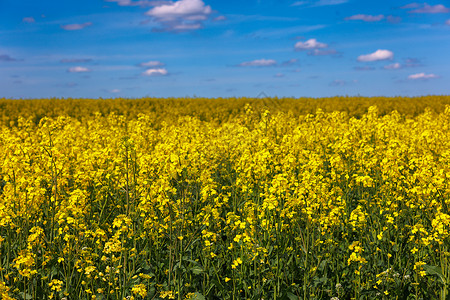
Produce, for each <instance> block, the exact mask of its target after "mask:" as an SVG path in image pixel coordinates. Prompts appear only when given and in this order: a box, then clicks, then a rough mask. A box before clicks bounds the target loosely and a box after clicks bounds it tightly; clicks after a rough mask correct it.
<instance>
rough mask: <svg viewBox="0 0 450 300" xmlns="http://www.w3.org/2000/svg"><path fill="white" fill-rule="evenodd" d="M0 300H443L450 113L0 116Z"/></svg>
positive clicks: (374, 101)
mask: <svg viewBox="0 0 450 300" xmlns="http://www.w3.org/2000/svg"><path fill="white" fill-rule="evenodd" d="M0 127H1V131H0V156H1V157H0V295H1V297H2V299H5V300H6V299H58V300H59V299H65V300H68V299H117V300H118V299H120V300H122V299H128V300H131V299H289V300H293V299H333V300H337V299H441V300H444V299H448V298H449V297H450V296H449V295H450V288H449V285H450V212H449V208H450V97H448V96H428V97H420V98H382V97H379V98H364V97H335V98H326V99H276V98H270V99H269V98H266V99H250V98H239V99H202V98H192V99H128V100H127V99H109V100H108V99H100V100H94V99H36V100H7V99H0Z"/></svg>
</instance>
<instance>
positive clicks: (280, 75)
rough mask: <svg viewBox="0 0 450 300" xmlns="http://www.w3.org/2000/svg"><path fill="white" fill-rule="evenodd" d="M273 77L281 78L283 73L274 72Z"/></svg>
mask: <svg viewBox="0 0 450 300" xmlns="http://www.w3.org/2000/svg"><path fill="white" fill-rule="evenodd" d="M273 77H276V78H283V77H284V74H283V73H277V74H275V75H274V76H273Z"/></svg>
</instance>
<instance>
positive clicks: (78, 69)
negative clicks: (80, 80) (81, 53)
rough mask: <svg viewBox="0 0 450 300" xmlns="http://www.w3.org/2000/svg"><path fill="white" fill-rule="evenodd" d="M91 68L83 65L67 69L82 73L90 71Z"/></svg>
mask: <svg viewBox="0 0 450 300" xmlns="http://www.w3.org/2000/svg"><path fill="white" fill-rule="evenodd" d="M90 71H91V70H90V69H88V68H85V67H72V68H69V69H68V70H67V72H69V73H83V72H90Z"/></svg>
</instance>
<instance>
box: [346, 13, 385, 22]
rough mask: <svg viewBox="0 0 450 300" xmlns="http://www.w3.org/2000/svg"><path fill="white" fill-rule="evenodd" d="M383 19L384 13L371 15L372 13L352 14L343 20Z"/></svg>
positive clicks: (373, 20) (368, 20)
mask: <svg viewBox="0 0 450 300" xmlns="http://www.w3.org/2000/svg"><path fill="white" fill-rule="evenodd" d="M383 19H384V15H377V16H372V15H362V14H358V15H353V16H350V17H347V18H345V20H361V21H364V22H378V21H381V20H383Z"/></svg>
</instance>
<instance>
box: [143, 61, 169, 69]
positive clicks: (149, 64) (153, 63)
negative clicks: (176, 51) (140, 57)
mask: <svg viewBox="0 0 450 300" xmlns="http://www.w3.org/2000/svg"><path fill="white" fill-rule="evenodd" d="M139 66H140V67H146V68H154V67H162V66H164V63H162V62H160V61H157V60H151V61H147V62H143V63H140V64H139Z"/></svg>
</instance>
